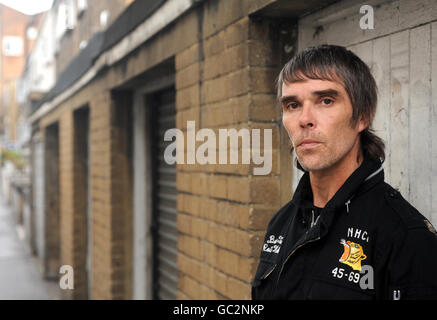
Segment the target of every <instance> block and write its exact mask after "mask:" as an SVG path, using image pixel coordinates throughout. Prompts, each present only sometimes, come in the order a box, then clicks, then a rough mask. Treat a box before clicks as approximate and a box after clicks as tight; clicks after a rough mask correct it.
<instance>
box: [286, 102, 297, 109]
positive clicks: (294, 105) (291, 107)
mask: <svg viewBox="0 0 437 320" xmlns="http://www.w3.org/2000/svg"><path fill="white" fill-rule="evenodd" d="M298 106H299V104H298V103H296V102H291V103H287V105H286V107H287V109H296V108H297V107H298Z"/></svg>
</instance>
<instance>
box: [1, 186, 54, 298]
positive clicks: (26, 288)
mask: <svg viewBox="0 0 437 320" xmlns="http://www.w3.org/2000/svg"><path fill="white" fill-rule="evenodd" d="M21 230H22V229H21V228H20V227H17V225H16V223H15V219H14V215H13V211H12V209H11V208H10V207H9V206H8V205H7V204H6V202H5V201H4V199H3V198H2V197H1V194H0V300H52V299H57V294H56V289H54V285H56V284H55V283H54V282H53V281H52V282H50V281H45V280H43V278H42V275H41V273H40V271H39V269H38V263H37V260H36V258H35V257H34V256H32V254H31V251H30V247H29V245H28V242H27V240H25V239H24V234H23V232H22V231H21Z"/></svg>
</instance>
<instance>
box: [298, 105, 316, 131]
mask: <svg viewBox="0 0 437 320" xmlns="http://www.w3.org/2000/svg"><path fill="white" fill-rule="evenodd" d="M301 110H302V111H301V113H300V116H299V124H300V126H301V127H302V128H313V127H314V126H315V124H316V123H315V118H314V110H313V106H312V105H311V104H310V103H306V104H304V105H303V107H302V109H301Z"/></svg>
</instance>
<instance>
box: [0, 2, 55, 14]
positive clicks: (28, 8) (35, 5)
mask: <svg viewBox="0 0 437 320" xmlns="http://www.w3.org/2000/svg"><path fill="white" fill-rule="evenodd" d="M52 3H53V0H0V4H4V5H5V6H8V7H10V8H13V9H15V10H17V11H20V12H22V13H24V14H28V15H33V14H37V13H40V12H43V11H47V10H48V9H50V8H51V7H52Z"/></svg>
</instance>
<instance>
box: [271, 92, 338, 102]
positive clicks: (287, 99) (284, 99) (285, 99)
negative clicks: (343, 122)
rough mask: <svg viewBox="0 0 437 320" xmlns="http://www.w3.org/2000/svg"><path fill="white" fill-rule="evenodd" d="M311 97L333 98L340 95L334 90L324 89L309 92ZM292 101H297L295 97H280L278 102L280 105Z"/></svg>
mask: <svg viewBox="0 0 437 320" xmlns="http://www.w3.org/2000/svg"><path fill="white" fill-rule="evenodd" d="M311 95H313V96H319V97H320V96H333V97H338V96H339V95H340V93H339V92H338V91H337V90H335V89H326V90H317V91H313V92H311ZM293 100H298V98H297V96H293V95H291V96H282V97H281V98H280V100H279V101H280V102H281V103H285V102H288V101H293Z"/></svg>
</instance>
